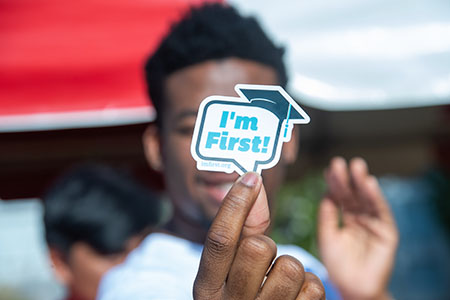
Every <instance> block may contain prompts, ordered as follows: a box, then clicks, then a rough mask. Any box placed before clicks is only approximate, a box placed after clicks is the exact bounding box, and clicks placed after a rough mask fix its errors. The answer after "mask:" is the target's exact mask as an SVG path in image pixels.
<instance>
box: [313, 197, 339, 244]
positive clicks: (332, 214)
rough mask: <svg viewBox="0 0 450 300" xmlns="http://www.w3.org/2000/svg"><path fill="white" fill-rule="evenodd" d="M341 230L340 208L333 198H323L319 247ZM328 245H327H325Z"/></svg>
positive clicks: (319, 217)
mask: <svg viewBox="0 0 450 300" xmlns="http://www.w3.org/2000/svg"><path fill="white" fill-rule="evenodd" d="M338 231H339V209H338V207H337V206H336V203H334V202H333V201H332V200H331V199H329V198H327V197H325V198H324V199H322V202H321V203H320V207H319V216H318V240H319V247H320V248H322V245H326V242H327V241H329V240H330V239H331V238H333V237H336V235H337V233H338ZM324 247H326V246H324Z"/></svg>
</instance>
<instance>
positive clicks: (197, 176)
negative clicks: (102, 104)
mask: <svg viewBox="0 0 450 300" xmlns="http://www.w3.org/2000/svg"><path fill="white" fill-rule="evenodd" d="M237 83H248V84H278V81H277V76H276V72H275V70H273V69H272V68H271V67H268V66H265V65H261V64H259V63H256V62H253V61H248V60H243V59H237V58H228V59H224V60H216V61H206V62H203V63H199V64H197V65H193V66H190V67H187V68H185V69H182V70H179V71H177V72H175V73H173V74H172V75H170V76H169V77H168V79H167V80H166V89H165V92H166V98H165V102H164V103H165V109H164V111H163V112H162V116H161V120H162V127H161V128H157V127H155V126H150V127H149V128H148V129H147V131H146V133H145V134H144V146H145V151H146V155H147V158H148V161H149V163H150V165H151V166H152V167H153V168H154V169H156V170H160V171H162V172H163V174H164V177H165V181H166V184H167V192H168V193H169V198H170V199H171V201H172V203H173V206H174V210H175V212H174V216H173V218H172V220H171V222H170V227H169V229H170V231H171V232H172V233H173V234H176V235H178V236H181V237H183V238H185V239H188V240H191V241H194V242H198V243H204V241H205V240H206V239H207V233H208V228H209V225H211V223H212V222H213V220H214V217H215V216H216V214H217V212H218V211H219V208H220V207H221V204H222V202H223V199H224V198H225V195H226V194H227V192H228V190H229V187H230V186H231V185H232V183H234V182H235V181H236V180H237V179H238V175H237V174H235V173H234V174H225V173H216V172H206V171H199V170H197V168H196V163H195V161H194V159H193V158H192V156H191V155H190V143H191V138H192V132H193V128H194V123H195V117H196V114H197V109H198V106H199V104H200V102H201V101H202V100H203V99H204V98H206V97H207V96H211V95H224V96H236V94H235V91H234V86H235V85H236V84H237ZM297 138H298V135H296V134H293V135H292V139H291V141H290V142H288V143H284V144H283V150H282V155H281V159H280V162H279V163H278V164H277V166H275V167H273V168H271V169H269V170H265V171H263V174H262V175H263V179H264V187H265V190H266V191H267V199H268V200H267V201H268V206H269V207H270V206H272V205H271V203H272V202H273V201H274V197H275V195H276V192H277V190H278V187H279V186H280V184H281V182H282V180H283V175H284V171H285V168H286V166H287V165H288V164H290V163H292V162H293V161H295V159H296V154H297V144H298V141H297ZM326 181H327V183H328V186H329V193H328V195H327V197H325V198H324V199H323V201H322V205H321V210H320V215H319V224H318V226H319V242H320V250H321V255H322V259H323V261H324V264H325V266H326V267H327V269H328V272H329V275H330V277H331V279H332V280H333V281H334V282H335V284H336V285H337V287H338V288H339V290H340V292H341V294H342V295H343V296H344V297H345V299H386V298H388V297H389V296H388V293H387V289H386V288H387V281H388V279H389V276H390V273H391V270H392V266H393V261H394V256H395V250H396V246H397V240H398V233H397V230H396V226H395V223H394V221H393V218H392V215H391V213H390V210H389V207H388V205H387V204H386V200H385V199H384V197H383V195H382V194H381V191H380V190H379V187H378V183H377V182H376V180H375V179H374V178H373V177H372V176H370V175H369V174H368V170H367V166H366V164H365V162H364V161H363V160H362V159H354V160H352V162H351V163H350V166H347V163H346V162H345V161H344V160H343V159H342V158H335V159H333V160H332V162H331V164H330V167H329V169H328V171H327V176H326ZM340 210H341V211H342V212H343V213H344V215H343V217H344V226H343V227H339V224H338V222H336V219H337V218H338V214H339V211H340ZM251 215H252V214H250V216H251ZM250 220H252V218H250ZM268 220H269V219H268ZM262 233H263V232H260V233H258V234H257V235H260V234H262ZM238 249H239V247H238ZM254 256H255V257H257V254H256V253H255V254H254ZM219 260H220V258H218V259H217V260H216V261H215V260H209V262H208V263H209V264H211V268H213V267H214V266H215V265H216V264H217V262H218V261H219ZM202 263H203V264H205V263H204V262H203V260H202ZM235 263H236V262H233V265H234V264H235ZM201 278H206V277H202V276H201Z"/></svg>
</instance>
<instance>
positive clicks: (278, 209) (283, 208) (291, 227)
mask: <svg viewBox="0 0 450 300" xmlns="http://www.w3.org/2000/svg"><path fill="white" fill-rule="evenodd" d="M325 190H326V185H325V181H324V179H323V176H322V173H321V172H317V171H315V172H312V173H309V174H307V175H306V176H304V177H303V178H302V179H301V180H298V181H290V182H287V183H286V184H284V185H283V186H282V188H281V190H280V192H279V194H278V197H277V202H276V204H275V210H274V213H275V216H274V226H273V229H272V234H271V236H272V238H273V239H274V240H275V241H276V242H277V243H279V244H295V245H298V246H300V247H302V248H303V249H305V250H307V251H308V252H309V253H311V254H313V255H315V256H316V257H317V256H318V248H317V212H318V208H319V203H320V200H321V198H322V196H323V194H324V193H325Z"/></svg>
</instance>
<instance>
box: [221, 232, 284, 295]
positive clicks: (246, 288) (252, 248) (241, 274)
mask: <svg viewBox="0 0 450 300" xmlns="http://www.w3.org/2000/svg"><path fill="white" fill-rule="evenodd" d="M276 253H277V246H276V245H275V242H274V241H272V240H271V239H270V238H269V237H267V236H264V235H254V236H250V237H247V238H244V239H243V240H241V242H240V244H239V248H238V250H237V252H236V256H235V258H234V261H233V265H232V266H231V270H230V273H229V274H228V279H227V282H226V285H225V299H255V297H256V294H257V293H258V291H259V289H260V287H261V284H262V282H263V280H264V277H265V276H266V273H267V270H268V269H269V267H270V265H271V264H272V261H273V259H274V258H275V256H276Z"/></svg>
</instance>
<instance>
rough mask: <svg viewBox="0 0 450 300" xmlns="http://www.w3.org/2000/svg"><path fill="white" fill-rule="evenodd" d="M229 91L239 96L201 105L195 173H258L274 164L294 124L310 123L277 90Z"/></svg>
mask: <svg viewBox="0 0 450 300" xmlns="http://www.w3.org/2000/svg"><path fill="white" fill-rule="evenodd" d="M234 89H235V91H236V93H237V94H238V95H239V96H240V97H227V96H209V97H207V98H205V99H204V100H203V101H202V103H201V104H200V107H199V110H198V114H197V120H196V121H195V127H194V135H193V137H192V143H191V154H192V157H193V158H194V159H195V160H196V161H197V169H199V170H205V171H217V172H225V173H232V172H234V171H236V172H237V173H238V174H240V175H242V174H244V173H245V172H249V171H254V172H258V173H261V171H262V170H263V169H269V168H271V167H273V166H275V165H276V164H277V163H278V161H279V160H280V156H281V149H282V146H283V143H284V142H289V141H290V140H291V135H292V129H293V128H294V124H307V123H309V121H310V118H309V116H308V115H307V114H306V113H305V112H304V111H303V109H301V108H300V106H299V105H298V104H297V102H295V101H294V99H292V98H291V97H290V96H289V95H288V93H287V92H286V91H285V90H284V89H283V88H282V87H281V86H275V85H250V84H237V85H236V86H235V88H234Z"/></svg>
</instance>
